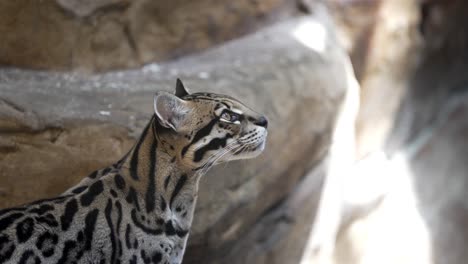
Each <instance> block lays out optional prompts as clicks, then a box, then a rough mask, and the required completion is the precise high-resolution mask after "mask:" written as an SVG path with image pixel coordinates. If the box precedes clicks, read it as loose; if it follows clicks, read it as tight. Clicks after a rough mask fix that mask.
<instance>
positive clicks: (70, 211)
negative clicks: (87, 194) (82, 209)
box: [60, 199, 78, 231]
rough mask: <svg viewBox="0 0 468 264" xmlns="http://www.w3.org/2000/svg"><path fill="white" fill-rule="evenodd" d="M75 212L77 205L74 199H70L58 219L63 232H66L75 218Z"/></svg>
mask: <svg viewBox="0 0 468 264" xmlns="http://www.w3.org/2000/svg"><path fill="white" fill-rule="evenodd" d="M76 212H78V203H77V202H76V199H71V200H70V201H68V203H67V204H66V205H65V211H64V213H63V215H62V216H61V217H60V223H61V224H62V230H63V231H66V230H68V228H69V227H70V225H71V223H72V222H73V218H74V217H75V214H76Z"/></svg>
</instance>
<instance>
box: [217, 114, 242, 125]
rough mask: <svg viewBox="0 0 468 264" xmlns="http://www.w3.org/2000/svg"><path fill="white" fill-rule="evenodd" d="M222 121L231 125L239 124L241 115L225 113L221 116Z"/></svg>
mask: <svg viewBox="0 0 468 264" xmlns="http://www.w3.org/2000/svg"><path fill="white" fill-rule="evenodd" d="M220 120H221V121H224V122H229V123H238V121H239V115H238V114H236V113H232V112H224V113H223V114H222V115H221V117H220Z"/></svg>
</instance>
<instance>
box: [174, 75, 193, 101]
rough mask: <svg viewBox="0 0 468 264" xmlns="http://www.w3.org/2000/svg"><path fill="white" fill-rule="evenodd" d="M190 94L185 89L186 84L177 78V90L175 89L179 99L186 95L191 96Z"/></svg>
mask: <svg viewBox="0 0 468 264" xmlns="http://www.w3.org/2000/svg"><path fill="white" fill-rule="evenodd" d="M189 94H190V93H189V92H188V90H187V89H185V87H184V84H183V83H182V81H181V80H180V79H179V78H177V83H176V88H175V95H176V96H177V97H179V98H182V97H184V96H186V95H189Z"/></svg>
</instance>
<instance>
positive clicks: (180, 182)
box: [169, 174, 187, 209]
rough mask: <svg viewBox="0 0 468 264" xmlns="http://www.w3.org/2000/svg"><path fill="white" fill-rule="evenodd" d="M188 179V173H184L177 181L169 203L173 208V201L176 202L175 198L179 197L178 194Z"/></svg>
mask: <svg viewBox="0 0 468 264" xmlns="http://www.w3.org/2000/svg"><path fill="white" fill-rule="evenodd" d="M186 181H187V175H186V174H183V175H182V176H180V178H179V180H178V181H177V184H176V186H175V188H174V191H173V192H172V195H171V201H170V203H169V206H170V208H171V209H172V203H174V199H175V198H176V197H177V195H178V194H179V192H180V190H181V189H182V187H184V184H185V182H186Z"/></svg>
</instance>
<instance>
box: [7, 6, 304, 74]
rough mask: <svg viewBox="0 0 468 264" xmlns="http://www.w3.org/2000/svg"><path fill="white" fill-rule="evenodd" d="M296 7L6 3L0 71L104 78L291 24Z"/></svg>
mask: <svg viewBox="0 0 468 264" xmlns="http://www.w3.org/2000/svg"><path fill="white" fill-rule="evenodd" d="M295 12H296V11H295V5H294V2H293V1H285V0H262V1H250V0H240V1H229V0H224V1H211V0H197V1H180V0H177V1H174V0H162V1H152V0H136V1H128V0H94V1H90V0H50V1H29V0H17V1H0V36H2V41H1V43H0V64H2V65H9V66H16V67H26V68H35V69H53V70H82V71H87V72H94V71H101V72H102V71H106V70H110V69H123V68H129V67H137V66H141V65H142V64H146V63H149V62H152V61H161V60H168V59H173V58H176V57H179V56H181V55H183V54H188V53H192V52H195V51H200V50H203V49H206V48H208V47H211V46H213V45H216V44H219V43H221V42H224V41H226V40H229V39H233V38H235V37H239V36H242V35H244V34H246V33H249V32H253V31H255V30H256V29H258V28H260V27H261V26H264V25H265V24H269V23H270V22H271V21H278V20H281V19H282V18H284V17H290V16H291V15H292V14H293V13H295Z"/></svg>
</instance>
